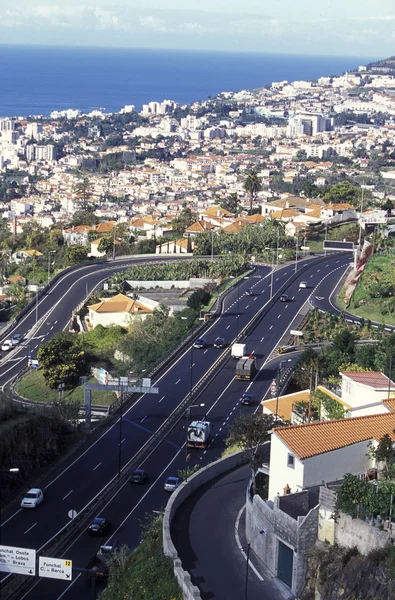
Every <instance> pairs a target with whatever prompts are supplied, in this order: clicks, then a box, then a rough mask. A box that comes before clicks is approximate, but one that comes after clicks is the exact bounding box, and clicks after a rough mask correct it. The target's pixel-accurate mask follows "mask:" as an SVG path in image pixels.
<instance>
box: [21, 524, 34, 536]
mask: <svg viewBox="0 0 395 600" xmlns="http://www.w3.org/2000/svg"><path fill="white" fill-rule="evenodd" d="M36 525H37V523H34V525H32V526H31V527H29V529H26V531H25V532H24V535H26V534H27V533H29V531H31V530H32V529H33V527H35V526H36Z"/></svg>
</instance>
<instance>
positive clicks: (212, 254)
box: [211, 229, 214, 260]
mask: <svg viewBox="0 0 395 600" xmlns="http://www.w3.org/2000/svg"><path fill="white" fill-rule="evenodd" d="M213 258H214V229H212V230H211V260H213Z"/></svg>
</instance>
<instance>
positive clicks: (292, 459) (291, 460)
mask: <svg viewBox="0 0 395 600" xmlns="http://www.w3.org/2000/svg"><path fill="white" fill-rule="evenodd" d="M288 467H291V469H293V468H294V467H295V457H294V455H293V454H288Z"/></svg>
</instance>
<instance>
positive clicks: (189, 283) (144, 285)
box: [126, 277, 219, 290]
mask: <svg viewBox="0 0 395 600" xmlns="http://www.w3.org/2000/svg"><path fill="white" fill-rule="evenodd" d="M213 281H214V282H215V283H217V284H218V282H219V280H218V279H203V278H195V277H191V279H187V280H185V279H184V280H182V281H173V280H170V281H168V280H165V281H163V280H161V281H145V280H144V281H140V280H131V279H127V280H126V283H127V284H128V285H130V287H131V288H139V289H140V288H141V289H144V290H149V289H152V288H161V289H164V290H171V289H180V290H184V289H187V290H189V289H195V288H203V287H204V286H205V285H207V284H209V283H212V282H213Z"/></svg>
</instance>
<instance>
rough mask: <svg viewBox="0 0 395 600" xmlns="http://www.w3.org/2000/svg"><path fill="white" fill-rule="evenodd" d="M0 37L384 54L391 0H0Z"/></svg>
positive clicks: (391, 32) (394, 35)
mask: <svg viewBox="0 0 395 600" xmlns="http://www.w3.org/2000/svg"><path fill="white" fill-rule="evenodd" d="M186 6H194V7H195V8H193V9H190V8H185V7H186ZM0 44H23V45H25V44H40V45H65V46H101V47H106V46H113V47H129V48H166V49H190V50H218V51H237V52H264V53H284V54H289V53H295V54H313V55H341V56H365V57H366V56H377V57H383V58H384V57H388V56H391V55H394V54H395V0H376V1H375V2H372V1H371V0H318V1H317V0H244V2H242V1H240V0H198V2H194V3H192V2H186V1H185V0H144V1H142V0H114V1H113V2H111V1H110V0H47V1H46V2H45V1H44V2H42V3H41V2H35V0H13V1H12V2H10V1H9V0H0Z"/></svg>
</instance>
